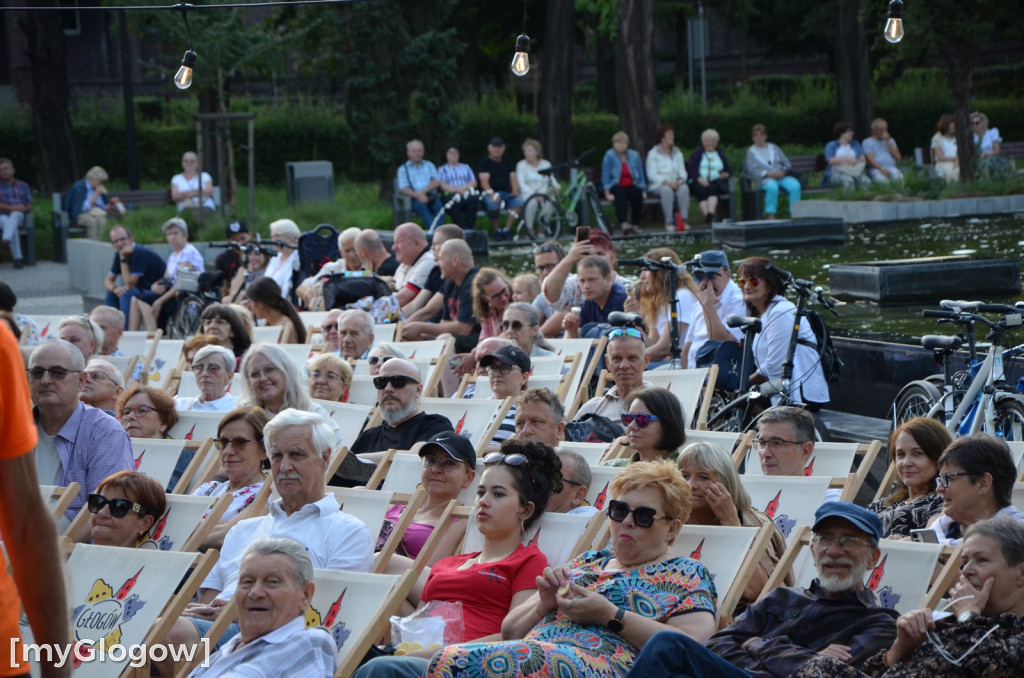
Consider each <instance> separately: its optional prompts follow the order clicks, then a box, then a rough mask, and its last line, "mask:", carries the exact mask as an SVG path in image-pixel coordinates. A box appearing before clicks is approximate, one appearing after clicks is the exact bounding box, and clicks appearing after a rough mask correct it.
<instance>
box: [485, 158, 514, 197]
mask: <svg viewBox="0 0 1024 678" xmlns="http://www.w3.org/2000/svg"><path fill="white" fill-rule="evenodd" d="M515 171H516V166H515V165H513V164H512V161H511V160H509V159H508V158H506V157H504V156H503V157H502V158H501V162H494V161H493V160H491V158H490V156H488V157H486V158H484V159H483V160H481V161H480V166H479V167H478V168H477V170H476V173H477V174H484V173H487V174H490V175H491V176H490V178H489V179H488V181H490V184H491V188H492V189H494V190H495V191H511V190H512V180H511V179H510V178H509V175H511V174H512V173H513V172H515Z"/></svg>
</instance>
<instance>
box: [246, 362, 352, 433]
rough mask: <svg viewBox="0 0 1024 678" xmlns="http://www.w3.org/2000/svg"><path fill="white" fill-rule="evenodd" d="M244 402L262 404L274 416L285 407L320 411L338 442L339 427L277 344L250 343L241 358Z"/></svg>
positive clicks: (252, 405) (254, 404) (251, 405)
mask: <svg viewBox="0 0 1024 678" xmlns="http://www.w3.org/2000/svg"><path fill="white" fill-rule="evenodd" d="M240 371H241V373H242V379H243V381H242V384H243V386H244V389H245V397H244V398H243V401H244V402H243V404H245V405H248V406H250V407H262V408H263V409H265V410H266V411H267V414H269V415H270V416H271V418H273V416H274V415H276V414H277V413H278V412H282V411H284V410H286V409H288V408H294V409H296V410H305V411H306V412H315V413H316V414H319V415H320V416H321V417H322V418H323V420H324V423H326V424H327V425H328V426H330V427H331V429H332V430H333V431H334V444H335V446H337V445H338V444H340V442H341V427H340V426H338V424H337V423H335V421H334V420H333V419H331V415H330V413H328V412H327V410H325V409H324V408H323V407H321V406H320V405H317V404H316V403H313V402H310V400H309V395H307V394H306V390H305V389H304V388H303V385H302V374H301V373H300V372H299V368H298V367H297V366H296V365H295V363H293V362H292V361H291V360H289V359H288V354H287V353H285V352H284V351H283V350H282V349H281V347H280V346H278V345H277V344H253V345H252V346H251V347H249V350H248V351H247V352H246V354H245V357H244V358H242V369H241V370H240Z"/></svg>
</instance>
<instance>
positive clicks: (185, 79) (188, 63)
mask: <svg viewBox="0 0 1024 678" xmlns="http://www.w3.org/2000/svg"><path fill="white" fill-rule="evenodd" d="M196 58H197V55H196V53H195V52H193V51H192V50H188V51H187V52H185V56H184V57H182V59H181V68H179V69H178V72H177V73H175V74H174V86H175V87H177V88H178V89H188V88H189V87H191V86H192V71H193V69H194V68H195V67H196Z"/></svg>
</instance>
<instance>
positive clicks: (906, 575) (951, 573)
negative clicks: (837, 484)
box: [761, 526, 963, 614]
mask: <svg viewBox="0 0 1024 678" xmlns="http://www.w3.org/2000/svg"><path fill="white" fill-rule="evenodd" d="M810 540H811V529H810V527H806V526H805V527H802V528H800V530H799V533H798V534H797V536H796V537H795V538H794V539H793V540H792V541H791V542H790V543H789V545H788V546H787V547H786V552H785V553H784V554H783V555H782V558H781V559H779V564H778V565H777V566H776V568H775V571H774V572H773V573H772V576H771V577H769V578H768V582H767V584H765V587H764V590H763V591H762V592H761V597H762V598H763V597H764V596H765V595H767V594H768V592H769V591H771V590H772V589H774V588H776V587H777V586H781V585H782V580H783V579H784V578H785V576H786V574H787V573H789V572H792V573H793V578H794V579H795V580H796V585H797V586H803V587H807V586H810V584H811V580H813V579H814V578H815V577H817V576H818V574H817V571H816V569H815V567H814V558H813V556H812V555H811V549H810V548H809V545H810ZM962 548H963V545H962V544H958V545H956V546H944V545H942V544H918V543H916V542H911V541H894V540H892V539H883V540H882V541H881V542H879V549H880V550H881V552H882V553H881V555H880V556H879V558H878V562H877V563H875V564H874V567H873V568H872V569H871V570H870V571H869V572H867V573H865V580H864V586H865V588H868V589H870V590H872V591H874V592H875V595H876V596H877V597H878V603H879V605H881V606H882V607H886V608H889V609H890V610H895V611H896V612H897V613H899V614H904V613H906V612H910V611H911V610H917V609H921V608H923V607H928V608H931V609H935V605H936V604H937V603H938V601H939V598H941V597H942V594H944V593H945V592H946V591H947V590H949V587H950V586H952V585H953V582H954V581H955V580H956V576H957V574H959V572H960V550H961V549H962ZM943 557H944V558H945V559H946V561H945V564H942V565H941V566H940V558H943ZM937 567H938V573H937V576H936V577H935V578H934V583H931V582H932V576H931V573H933V572H936V568H937Z"/></svg>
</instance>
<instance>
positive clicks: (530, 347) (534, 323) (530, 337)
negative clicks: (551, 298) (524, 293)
mask: <svg viewBox="0 0 1024 678" xmlns="http://www.w3.org/2000/svg"><path fill="white" fill-rule="evenodd" d="M501 336H503V337H504V338H506V339H510V340H512V341H514V342H515V343H516V345H517V346H519V348H521V349H523V351H525V352H526V354H527V355H528V356H530V357H531V358H541V357H544V356H552V355H555V351H554V350H553V347H552V346H551V344H549V343H548V341H547V339H545V338H544V335H543V334H541V333H540V314H539V313H537V309H535V308H534V307H533V306H532V305H531V304H528V303H526V302H523V301H516V302H513V303H511V304H509V305H508V308H506V309H505V313H504V315H503V316H502V319H501Z"/></svg>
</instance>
